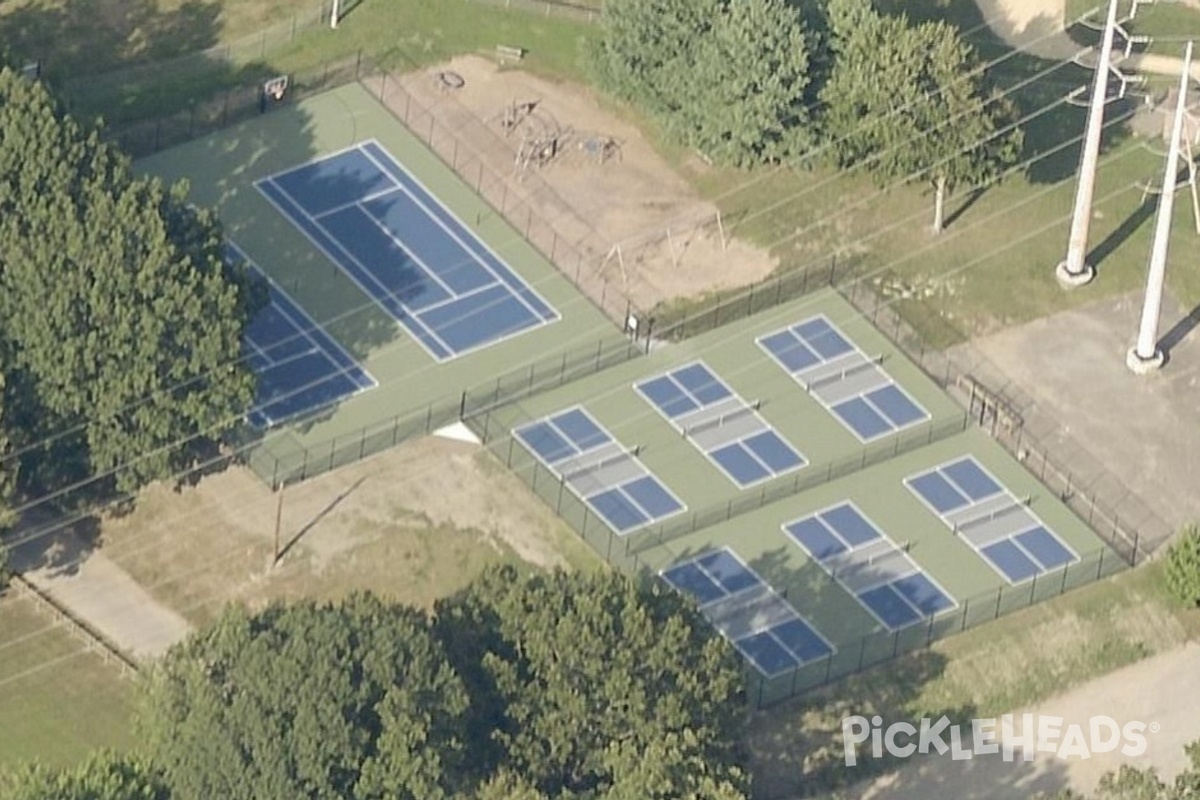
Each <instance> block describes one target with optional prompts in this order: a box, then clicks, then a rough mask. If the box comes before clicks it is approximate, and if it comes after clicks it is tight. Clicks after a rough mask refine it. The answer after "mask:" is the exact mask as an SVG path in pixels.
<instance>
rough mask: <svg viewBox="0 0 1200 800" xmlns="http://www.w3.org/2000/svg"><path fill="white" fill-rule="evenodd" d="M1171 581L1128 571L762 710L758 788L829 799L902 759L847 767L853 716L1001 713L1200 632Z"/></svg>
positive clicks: (755, 737) (753, 737) (755, 745)
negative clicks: (845, 727) (845, 740)
mask: <svg viewBox="0 0 1200 800" xmlns="http://www.w3.org/2000/svg"><path fill="white" fill-rule="evenodd" d="M1161 586H1162V569H1161V566H1160V565H1159V564H1157V563H1155V564H1151V565H1147V566H1145V567H1142V568H1140V569H1137V570H1131V571H1127V572H1124V573H1122V574H1120V575H1117V576H1115V577H1113V578H1110V579H1108V580H1105V581H1101V582H1099V583H1094V584H1092V585H1090V586H1087V587H1084V588H1082V589H1079V590H1077V591H1075V592H1071V593H1069V594H1066V595H1063V596H1062V597H1058V598H1055V599H1053V600H1050V601H1048V602H1045V603H1041V604H1039V605H1037V606H1034V607H1032V608H1029V609H1026V610H1024V611H1020V612H1017V613H1014V614H1011V615H1009V616H1007V617H1004V618H1002V619H1000V620H998V621H996V622H992V623H989V624H988V625H986V626H983V627H981V628H976V629H974V630H970V631H967V632H966V633H963V634H961V635H958V636H955V637H953V638H950V639H946V640H944V641H942V642H940V643H938V644H936V645H935V646H934V647H933V648H931V649H929V650H923V651H920V652H917V653H914V654H913V655H910V656H907V657H905V658H902V659H900V660H898V661H895V662H892V663H889V664H888V665H886V666H885V667H881V668H879V669H876V670H873V671H870V672H867V673H864V674H862V675H859V676H856V677H854V678H851V679H849V680H846V681H843V682H841V683H838V684H835V685H833V686H830V687H828V688H827V689H824V690H822V691H818V692H813V693H811V694H809V695H807V696H805V697H802V698H799V699H797V700H793V701H789V702H787V703H783V704H781V705H778V706H776V707H774V708H771V709H769V710H767V711H764V712H760V713H758V714H756V715H755V716H754V717H753V718H752V720H751V723H750V726H749V728H748V730H747V734H746V744H747V745H748V748H749V750H750V752H751V753H752V754H753V755H752V758H751V765H752V767H753V771H754V774H755V788H756V790H757V792H758V793H760V794H761V796H763V797H781V796H788V797H798V796H823V795H824V793H825V792H826V791H828V790H829V789H832V788H834V787H837V786H842V785H846V784H848V783H850V782H852V781H858V780H863V779H866V778H869V777H870V776H871V775H873V774H876V773H878V772H881V771H885V770H887V769H888V768H890V767H891V766H893V764H892V763H891V762H889V761H887V760H884V761H880V762H875V761H871V760H869V759H868V760H866V761H865V762H860V763H859V765H858V766H856V767H855V768H853V769H848V768H846V767H845V766H844V762H843V761H842V760H841V759H842V743H841V738H840V733H841V728H840V721H841V719H842V717H843V716H845V715H847V714H864V715H867V716H871V715H872V714H880V715H881V716H883V718H884V719H886V720H888V721H889V722H891V721H898V720H901V719H919V718H922V717H931V718H937V717H939V716H941V715H942V714H945V715H947V716H949V717H950V718H951V719H954V720H964V719H970V718H990V717H995V716H999V715H1000V714H1003V713H1007V712H1011V711H1015V710H1017V709H1021V708H1026V707H1029V706H1031V705H1034V704H1036V703H1038V702H1039V701H1042V700H1045V699H1046V698H1048V697H1050V696H1052V695H1054V694H1056V693H1059V692H1063V691H1066V690H1068V689H1071V688H1072V687H1076V686H1079V685H1081V684H1084V683H1086V682H1087V681H1089V680H1091V679H1093V678H1097V677H1099V676H1101V675H1105V674H1108V673H1110V672H1112V671H1113V670H1116V669H1119V668H1121V667H1124V666H1127V665H1128V664H1131V663H1134V662H1136V661H1139V660H1141V659H1143V658H1145V657H1147V656H1150V655H1154V654H1156V653H1161V652H1165V651H1167V650H1171V649H1173V648H1175V647H1178V646H1179V645H1181V644H1182V643H1183V642H1185V641H1187V640H1189V639H1194V638H1195V637H1196V636H1197V635H1200V612H1197V611H1183V610H1180V609H1179V608H1178V606H1177V605H1175V604H1174V603H1172V602H1171V601H1170V600H1169V598H1167V597H1166V596H1165V594H1164V592H1163V590H1162V588H1161Z"/></svg>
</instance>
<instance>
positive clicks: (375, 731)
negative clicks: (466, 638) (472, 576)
mask: <svg viewBox="0 0 1200 800" xmlns="http://www.w3.org/2000/svg"><path fill="white" fill-rule="evenodd" d="M466 706H467V696H466V693H465V691H464V689H463V686H462V683H461V681H460V680H459V679H458V677H457V676H456V675H455V673H454V671H453V670H452V669H451V668H450V665H449V664H448V663H447V661H446V659H445V657H444V656H443V654H442V651H441V649H440V647H439V646H438V645H437V643H436V642H435V641H434V639H433V637H432V636H431V635H430V632H429V628H428V623H427V621H426V619H425V617H424V616H423V615H422V614H421V613H420V612H418V611H414V610H412V609H407V608H404V607H402V606H396V605H391V604H387V603H384V602H382V601H380V600H378V599H375V598H373V597H370V596H366V595H359V596H354V597H351V598H349V599H348V600H346V601H344V602H341V603H338V604H332V605H318V604H316V603H314V602H311V601H306V602H301V603H299V604H297V605H294V606H290V607H282V606H272V607H269V608H268V609H266V610H265V611H263V612H261V613H259V614H253V615H252V614H249V613H248V612H246V611H244V610H239V609H234V610H230V611H227V612H226V613H225V614H224V615H223V616H222V617H221V618H220V619H219V621H218V622H217V623H215V624H214V625H213V626H211V627H209V628H207V629H205V630H203V631H201V632H199V633H198V634H196V635H193V636H192V637H191V638H189V639H188V640H187V641H186V642H184V643H183V644H182V645H180V646H177V647H176V648H174V649H172V650H171V651H170V653H168V655H167V656H166V657H165V658H164V660H163V661H162V662H161V663H160V664H159V665H158V666H157V667H156V668H155V669H154V670H153V672H152V674H151V675H150V677H149V679H148V683H147V686H146V691H145V692H144V700H143V713H142V720H143V721H142V723H141V729H142V738H143V739H144V744H145V746H146V748H147V752H148V754H149V756H150V757H151V760H152V762H153V763H155V764H156V765H158V766H160V767H161V768H162V770H163V772H164V774H165V775H166V777H167V780H168V782H169V784H170V786H171V789H172V792H173V794H172V796H173V798H174V799H175V800H212V798H218V797H219V798H222V800H295V798H298V797H304V798H312V799H313V800H319V799H321V798H328V800H366V799H367V798H371V800H375V799H376V798H378V800H385V799H386V800H408V799H411V800H438V798H443V797H447V796H449V795H450V791H451V786H450V783H451V779H452V776H453V774H454V773H456V772H458V771H460V759H461V757H462V751H461V743H462V742H463V740H464V735H465V734H464V731H463V730H462V721H463V719H464V712H465V710H466Z"/></svg>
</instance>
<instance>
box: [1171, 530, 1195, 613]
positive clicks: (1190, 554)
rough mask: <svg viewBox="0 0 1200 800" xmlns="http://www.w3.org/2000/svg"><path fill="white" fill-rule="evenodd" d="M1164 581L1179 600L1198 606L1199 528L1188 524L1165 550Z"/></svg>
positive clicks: (1188, 604) (1185, 603) (1191, 605)
mask: <svg viewBox="0 0 1200 800" xmlns="http://www.w3.org/2000/svg"><path fill="white" fill-rule="evenodd" d="M1166 582H1167V588H1168V589H1169V590H1170V592H1171V594H1173V595H1174V596H1175V597H1176V598H1177V599H1178V600H1179V602H1181V603H1183V604H1184V605H1186V606H1190V607H1192V608H1197V607H1200V528H1197V527H1196V526H1195V525H1191V526H1189V527H1188V528H1187V529H1185V530H1184V531H1183V532H1182V533H1181V534H1180V535H1179V540H1178V541H1176V542H1175V543H1174V544H1173V545H1171V547H1170V549H1168V550H1167V557H1166Z"/></svg>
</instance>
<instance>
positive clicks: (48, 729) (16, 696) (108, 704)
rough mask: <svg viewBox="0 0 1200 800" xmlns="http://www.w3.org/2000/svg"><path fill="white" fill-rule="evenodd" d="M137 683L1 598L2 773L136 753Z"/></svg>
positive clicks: (21, 604) (24, 604)
mask: <svg viewBox="0 0 1200 800" xmlns="http://www.w3.org/2000/svg"><path fill="white" fill-rule="evenodd" d="M132 690H133V683H132V682H131V681H130V680H128V679H124V678H121V677H120V675H119V673H118V672H117V669H116V667H115V666H113V665H109V664H105V663H104V662H103V661H101V659H100V657H99V656H98V655H96V654H94V653H90V652H87V651H86V650H85V649H84V645H83V643H82V642H80V641H79V640H78V639H75V638H74V637H72V636H71V635H69V634H68V633H67V631H66V630H65V629H64V628H63V627H61V626H54V625H53V623H52V621H51V619H50V618H49V617H48V616H45V615H43V614H40V613H38V612H37V611H36V610H35V609H34V607H33V605H32V603H31V601H29V600H18V599H16V598H15V597H12V596H7V597H3V598H0V709H3V717H4V724H2V725H0V769H3V768H5V767H9V766H12V765H14V764H17V763H20V762H23V761H27V760H30V759H37V760H39V761H42V762H43V763H46V764H51V765H56V766H65V765H70V764H73V763H75V762H76V761H78V760H79V759H81V758H82V757H83V756H84V755H86V754H87V753H88V752H90V751H91V750H93V749H96V748H100V747H107V748H113V749H124V748H126V747H128V746H129V744H130V741H131V736H130V719H131V714H132Z"/></svg>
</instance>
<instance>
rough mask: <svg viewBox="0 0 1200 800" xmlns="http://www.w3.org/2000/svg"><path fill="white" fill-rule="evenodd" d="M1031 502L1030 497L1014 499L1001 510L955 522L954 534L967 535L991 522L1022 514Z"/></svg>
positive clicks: (1000, 508) (1001, 507)
mask: <svg viewBox="0 0 1200 800" xmlns="http://www.w3.org/2000/svg"><path fill="white" fill-rule="evenodd" d="M1030 500H1031V498H1030V497H1021V498H1017V497H1014V498H1013V499H1012V501H1011V502H1009V503H1006V504H1005V505H1002V506H1000V507H999V508H996V509H993V510H991V511H986V512H984V513H982V514H977V515H976V516H974V517H971V518H970V519H965V520H960V521H958V522H955V523H954V532H955V533H957V534H961V533H967V532H969V531H972V530H974V529H976V528H979V527H982V526H984V525H987V524H988V523H989V522H992V521H993V520H996V519H999V518H1000V517H1007V516H1009V515H1011V514H1017V513H1020V512H1022V511H1024V510H1025V508H1026V506H1028V505H1029V502H1030Z"/></svg>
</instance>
